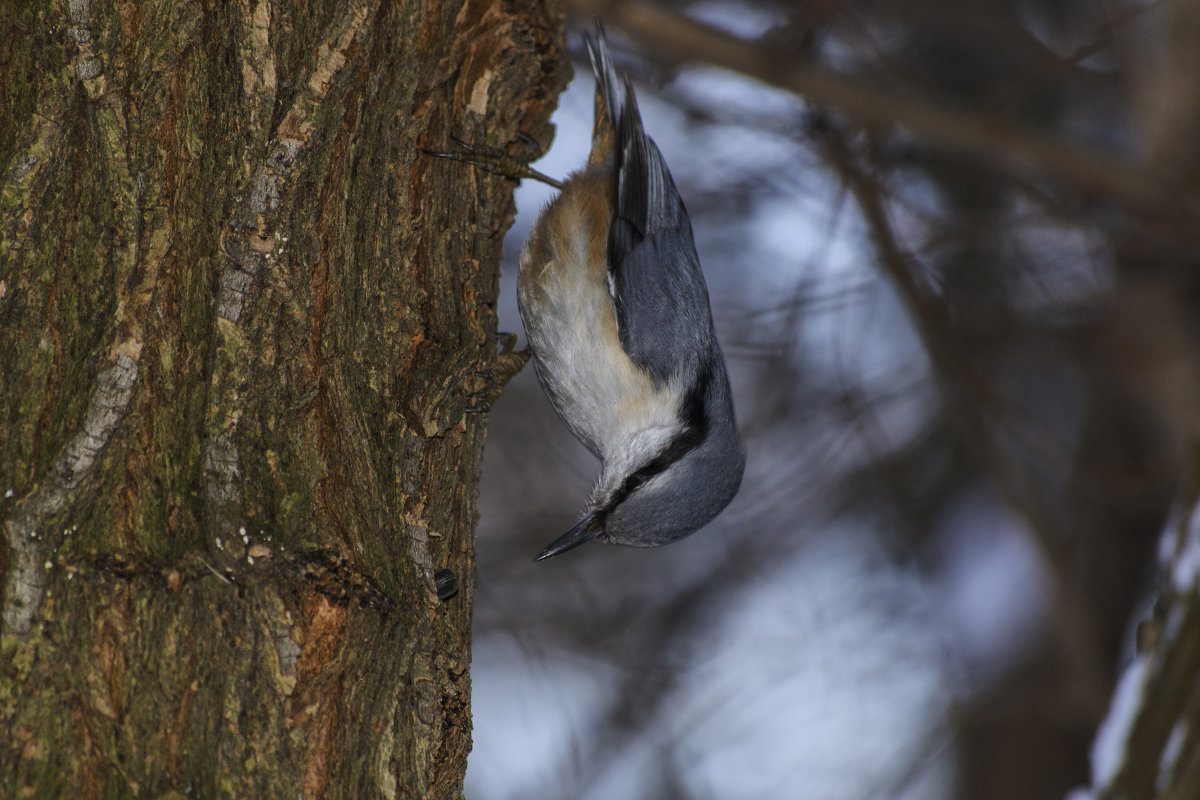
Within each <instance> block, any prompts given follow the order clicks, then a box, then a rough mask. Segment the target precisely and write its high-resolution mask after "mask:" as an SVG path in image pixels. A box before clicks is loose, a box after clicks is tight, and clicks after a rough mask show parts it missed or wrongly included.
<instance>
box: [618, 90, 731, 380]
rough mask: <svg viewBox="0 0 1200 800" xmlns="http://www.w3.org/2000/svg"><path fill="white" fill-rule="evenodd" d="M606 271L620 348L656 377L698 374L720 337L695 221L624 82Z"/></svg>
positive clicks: (664, 377)
mask: <svg viewBox="0 0 1200 800" xmlns="http://www.w3.org/2000/svg"><path fill="white" fill-rule="evenodd" d="M623 94H624V97H623V99H624V101H625V102H624V106H623V107H622V108H621V109H620V118H619V120H618V123H617V148H616V162H617V163H616V172H617V191H616V211H615V213H614V215H613V220H612V228H611V230H610V233H609V240H608V269H609V276H610V278H611V287H612V292H613V300H614V302H615V303H616V308H617V328H618V331H619V334H620V337H621V345H622V347H624V348H625V352H626V353H627V354H628V355H629V357H630V358H631V359H633V361H634V362H635V363H637V364H639V365H641V366H642V367H644V368H645V369H647V370H648V371H649V372H650V374H651V376H652V377H653V378H654V379H655V380H656V381H658V382H664V381H666V380H668V379H669V378H670V377H671V376H672V375H676V374H680V373H681V372H682V373H683V374H685V375H689V377H690V373H693V372H695V370H697V369H698V368H699V367H700V365H699V363H698V359H699V356H700V354H702V353H705V352H707V351H708V349H709V347H711V346H712V343H713V340H714V339H715V334H714V333H713V326H712V312H711V311H710V309H709V304H708V288H707V286H705V283H704V274H703V272H702V271H701V269H700V258H699V256H697V255H696V245H695V242H694V241H693V238H692V225H691V221H690V220H689V218H688V215H687V211H686V210H685V209H684V207H683V200H682V199H680V197H679V192H678V191H677V190H676V189H675V182H674V181H673V180H672V179H671V173H670V171H669V170H668V169H667V164H666V161H665V160H664V159H663V156H662V153H661V152H660V151H659V149H658V146H657V145H656V144H655V143H654V140H652V139H651V138H650V137H649V136H647V135H646V131H645V129H644V128H643V127H642V117H641V114H640V113H639V112H638V107H637V98H636V97H635V96H634V93H633V87H632V86H631V85H629V83H628V81H626V83H625V91H624V93H623Z"/></svg>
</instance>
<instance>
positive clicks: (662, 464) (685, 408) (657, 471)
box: [604, 365, 712, 516]
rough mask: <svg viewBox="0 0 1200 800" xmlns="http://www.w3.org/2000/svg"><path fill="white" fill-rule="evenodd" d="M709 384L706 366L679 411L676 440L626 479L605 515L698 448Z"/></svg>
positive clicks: (703, 431)
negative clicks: (679, 423)
mask: <svg viewBox="0 0 1200 800" xmlns="http://www.w3.org/2000/svg"><path fill="white" fill-rule="evenodd" d="M711 382H712V371H711V369H710V368H709V367H708V366H707V365H706V366H705V367H703V368H702V369H701V370H700V373H699V374H698V375H697V376H696V381H695V383H693V384H692V388H691V389H689V390H688V393H687V396H686V397H684V400H683V405H682V406H681V407H680V409H679V416H680V418H681V420H682V421H683V423H684V425H683V428H682V430H680V431H679V433H677V434H675V438H673V439H672V440H671V441H670V443H668V444H667V446H666V448H664V449H663V451H662V452H661V453H659V454H658V455H657V456H656V457H654V458H653V459H651V460H650V461H648V462H647V463H646V464H645V465H643V466H642V468H641V469H638V470H636V471H635V472H633V473H632V474H631V475H630V476H629V477H628V478H626V479H625V482H624V483H622V484H621V488H619V489H617V491H616V492H614V493H613V496H612V497H611V498H610V499H609V501H608V507H607V508H606V509H605V510H604V516H608V514H609V512H611V511H612V510H613V509H614V508H616V507H617V506H619V505H621V503H623V502H625V498H627V497H629V495H630V494H632V493H633V492H635V491H637V490H638V489H640V488H641V487H642V486H644V485H645V484H646V482H647V481H649V480H650V479H651V478H653V477H654V476H656V475H661V474H662V473H663V472H666V471H667V469H668V468H669V467H670V466H671V465H672V464H674V463H675V462H676V461H678V460H679V459H681V458H683V457H684V456H685V455H687V454H688V453H689V452H691V451H692V450H694V449H696V448H697V447H699V446H700V443H701V442H703V441H704V436H705V434H706V433H707V432H708V414H707V413H705V410H704V394H705V392H707V391H708V385H709V383H711Z"/></svg>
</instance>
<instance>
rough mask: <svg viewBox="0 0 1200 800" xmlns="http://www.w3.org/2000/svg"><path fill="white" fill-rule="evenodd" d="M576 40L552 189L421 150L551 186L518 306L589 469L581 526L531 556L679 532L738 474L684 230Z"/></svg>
mask: <svg viewBox="0 0 1200 800" xmlns="http://www.w3.org/2000/svg"><path fill="white" fill-rule="evenodd" d="M584 38H585V41H586V42H587V47H588V53H589V54H590V56H591V60H592V72H593V73H594V74H595V76H596V101H595V122H594V125H593V129H592V149H591V153H590V154H589V156H588V161H587V165H586V166H585V167H584V168H583V169H582V170H580V171H578V172H575V173H572V174H571V175H570V176H569V177H568V178H567V179H566V181H564V182H562V183H559V182H557V181H554V180H553V179H550V178H547V177H546V176H544V175H541V174H540V173H537V172H535V171H533V170H532V169H530V168H528V167H527V166H526V165H519V166H517V167H515V168H514V167H513V165H512V164H513V161H512V159H511V158H508V159H506V158H505V156H503V155H501V154H497V153H491V152H490V151H487V150H486V148H480V147H473V146H469V145H462V144H461V143H460V146H462V147H463V148H464V150H465V151H466V154H434V155H443V156H447V157H451V158H455V159H457V160H461V161H466V162H468V163H472V164H475V165H476V166H480V167H483V168H485V169H490V170H492V171H494V172H501V173H503V174H508V175H511V176H512V177H518V178H520V177H533V178H536V179H538V180H542V181H544V182H547V183H550V184H551V185H553V186H555V187H557V188H559V189H560V190H561V192H560V194H559V196H558V197H557V198H556V199H555V200H554V201H553V202H551V203H550V204H549V205H548V206H547V207H546V208H545V210H544V211H542V214H541V216H540V217H539V218H538V221H537V223H536V224H535V225H534V227H533V232H532V233H531V235H530V237H529V241H528V242H526V243H525V247H524V249H523V250H522V252H521V265H520V273H519V276H518V279H517V300H518V306H519V308H520V312H521V321H522V322H523V323H524V325H525V333H526V335H527V337H528V339H529V346H530V348H531V349H532V351H533V363H534V369H535V371H536V372H537V376H538V380H539V381H540V382H541V385H542V389H543V390H544V391H545V393H546V396H547V397H548V398H549V399H550V403H551V404H552V405H553V406H554V409H555V411H557V412H558V415H559V417H561V418H562V421H563V422H564V423H566V426H567V427H568V428H569V429H570V430H571V433H573V434H574V435H575V437H576V438H578V439H579V440H580V441H581V442H583V444H584V445H586V446H587V448H588V449H589V450H591V451H592V452H593V453H594V454H595V455H596V456H598V457H599V458H600V460H601V461H602V462H603V467H602V469H601V472H600V478H599V480H598V481H597V482H596V486H595V488H594V489H593V490H592V494H591V497H590V499H589V500H588V503H587V507H586V509H585V511H584V515H583V518H582V519H581V520H580V521H579V522H578V523H577V524H576V525H575V526H574V527H573V528H571V529H570V530H569V531H567V532H566V533H565V534H563V535H562V536H560V537H559V538H558V539H556V540H555V541H554V543H553V544H551V545H550V546H549V547H547V548H546V549H545V550H543V551H542V553H541V554H540V555H539V556H538V557H537V559H536V560H538V561H541V560H542V559H545V558H551V557H553V556H556V555H559V554H560V553H564V552H566V551H567V550H570V549H571V548H573V547H577V546H579V545H581V544H583V543H584V542H587V541H590V540H592V539H596V540H598V541H603V542H615V543H618V544H625V545H633V546H635V547H656V546H658V545H663V544H668V543H669V542H673V541H675V540H677V539H680V538H682V537H684V536H687V535H688V534H690V533H692V532H694V531H696V530H697V529H698V528H700V527H701V526H703V525H704V524H706V523H707V522H709V520H711V519H712V518H713V517H715V516H716V515H717V514H718V513H719V512H720V511H721V510H722V509H723V508H725V506H726V505H728V504H729V501H730V500H732V499H733V496H734V494H736V493H737V490H738V487H739V486H740V484H741V481H742V472H743V471H744V468H745V453H744V451H743V450H742V445H741V441H740V440H739V438H738V432H737V425H736V422H735V420H734V414H733V399H732V397H731V395H730V390H729V378H728V375H727V373H726V370H725V359H724V356H723V355H722V354H721V347H720V345H719V344H718V343H717V337H716V333H715V331H714V330H713V322H712V311H711V310H710V308H709V303H708V288H707V286H706V285H705V283H704V274H703V273H702V272H701V270H700V259H699V257H698V256H697V255H696V246H695V243H694V242H693V240H692V225H691V221H690V219H689V218H688V214H687V211H686V210H685V209H684V207H683V201H682V200H681V199H680V197H679V192H678V191H677V190H676V189H675V182H674V181H673V180H672V179H671V173H670V171H669V170H668V169H667V164H666V161H664V159H663V156H662V153H661V152H660V151H659V149H658V146H657V145H656V144H655V143H654V140H653V139H651V138H650V137H649V136H647V135H646V131H645V129H644V128H643V127H642V118H641V114H640V113H639V111H638V106H637V99H636V98H635V96H634V92H633V86H632V84H630V83H629V80H628V79H625V80H624V81H620V80H618V78H617V74H616V70H615V69H614V68H613V63H612V58H611V56H610V55H609V52H608V45H607V43H606V42H605V38H604V31H603V29H602V28H601V27H600V25H599V23H597V25H596V35H595V38H594V39H593V38H592V37H590V36H588V35H587V34H585V35H584ZM503 165H507V166H503Z"/></svg>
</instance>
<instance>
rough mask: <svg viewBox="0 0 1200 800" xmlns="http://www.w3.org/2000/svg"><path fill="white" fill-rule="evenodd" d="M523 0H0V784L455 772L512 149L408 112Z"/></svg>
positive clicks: (491, 73) (477, 121)
mask: <svg viewBox="0 0 1200 800" xmlns="http://www.w3.org/2000/svg"><path fill="white" fill-rule="evenodd" d="M514 15H515V16H514ZM547 15H549V16H547ZM561 25H562V9H561V8H560V7H558V6H556V5H554V4H551V5H550V6H544V5H537V6H530V7H528V8H521V9H517V8H516V7H511V8H510V7H504V8H501V7H498V6H495V5H494V4H491V3H483V2H468V3H466V4H464V5H460V6H444V5H438V4H429V5H425V4H411V5H403V4H393V3H383V2H380V1H379V0H375V1H374V2H340V3H335V2H317V3H287V2H273V1H272V0H242V2H238V3H231V4H226V3H216V4H196V3H168V2H165V0H164V1H163V2H149V3H118V4H115V5H113V4H99V3H91V2H87V0H55V2H54V3H51V4H49V5H47V4H38V3H23V4H8V5H4V4H0V31H5V32H12V33H13V34H14V35H13V36H11V37H10V41H11V43H10V44H9V45H6V46H8V47H10V50H8V51H6V60H5V61H3V62H2V63H0V97H3V98H4V105H5V113H4V114H3V115H0V523H2V525H3V531H4V536H3V537H2V541H0V577H2V579H3V583H4V608H3V616H2V620H3V628H2V629H0V729H2V730H4V731H5V732H6V741H7V742H9V743H11V744H12V745H13V746H10V747H4V746H0V797H9V796H12V797H21V796H30V797H43V796H46V797H54V796H61V795H62V794H64V793H65V792H66V791H67V790H68V788H69V789H70V790H71V791H79V790H81V789H82V790H83V791H84V792H85V793H86V794H87V795H88V796H91V795H96V796H101V795H104V796H132V795H135V794H136V795H139V796H168V795H171V796H173V795H180V796H182V795H184V794H192V795H196V796H205V797H232V796H244V797H296V796H300V797H313V798H316V797H330V798H338V797H347V798H350V797H352V798H361V797H412V798H417V797H420V798H425V797H434V798H457V797H459V796H460V794H461V790H462V778H463V772H464V770H465V764H466V754H467V750H468V748H469V746H470V718H469V709H470V697H469V676H468V673H467V665H468V664H469V654H468V650H467V648H468V643H469V632H470V615H471V600H472V596H473V590H474V584H473V575H474V567H473V548H472V532H473V529H474V525H475V521H476V514H477V511H476V506H475V497H476V492H475V490H474V481H475V480H476V479H477V476H478V470H479V464H480V458H481V454H482V446H483V437H484V429H483V424H484V422H485V421H486V414H483V413H468V409H470V408H473V407H474V406H475V403H476V401H475V399H474V398H472V396H471V394H472V392H473V391H475V390H476V389H478V386H477V385H476V384H477V379H476V376H477V375H478V374H481V373H489V372H494V371H495V368H496V365H495V359H496V348H495V342H494V333H495V318H494V316H493V311H492V309H493V308H494V303H495V297H496V292H497V286H498V281H497V278H498V275H497V271H498V262H499V256H500V245H501V240H502V237H503V233H504V231H505V229H506V228H507V227H508V225H509V224H510V223H511V219H512V212H513V209H512V203H511V194H510V193H511V188H512V187H511V184H510V183H508V182H507V181H504V180H501V179H495V180H492V179H483V180H480V179H479V178H478V176H474V175H472V174H470V173H467V172H464V171H460V170H445V169H441V168H440V167H441V165H440V164H436V163H431V162H430V161H429V160H428V159H424V158H422V157H421V156H420V150H419V148H420V147H422V146H426V147H428V146H430V145H437V144H440V143H442V142H445V141H448V139H449V136H450V135H451V134H457V135H460V136H463V137H464V138H467V139H470V140H472V141H491V142H494V143H496V144H498V145H503V144H505V143H506V142H509V141H512V140H513V139H515V138H516V136H517V132H518V131H522V130H523V131H526V132H528V133H531V134H533V135H534V136H536V137H539V138H541V139H543V140H545V139H546V138H547V136H546V133H547V129H546V128H545V124H546V122H545V121H546V119H547V118H548V116H549V113H550V110H551V106H552V105H553V102H554V98H555V96H556V94H557V92H558V90H559V89H561V87H562V84H563V82H564V80H565V76H566V70H565V62H564V61H563V57H562V44H563V43H562V39H561V33H560V31H561ZM447 576H452V577H453V578H454V580H453V581H451V580H450V579H449V578H447ZM452 583H453V584H454V585H453V586H452V585H451V584H452ZM455 588H456V589H457V592H455V591H454V589H455ZM439 597H440V599H439Z"/></svg>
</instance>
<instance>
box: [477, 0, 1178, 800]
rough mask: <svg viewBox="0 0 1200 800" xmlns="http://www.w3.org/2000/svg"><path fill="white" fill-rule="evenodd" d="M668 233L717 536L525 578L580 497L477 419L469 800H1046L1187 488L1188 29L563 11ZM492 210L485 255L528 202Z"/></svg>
mask: <svg viewBox="0 0 1200 800" xmlns="http://www.w3.org/2000/svg"><path fill="white" fill-rule="evenodd" d="M572 11H573V17H572V21H571V25H572V27H570V28H569V30H568V44H569V47H570V49H571V51H572V54H573V55H574V57H575V68H576V76H577V79H576V80H575V81H574V82H573V83H572V85H571V87H570V89H569V90H568V92H567V93H566V94H565V95H564V97H563V98H562V101H561V106H560V111H559V114H558V116H557V117H556V124H557V130H558V136H557V139H556V141H555V142H554V146H553V148H552V150H551V151H550V154H549V155H548V156H547V157H546V158H545V159H543V160H542V161H541V162H540V163H539V169H542V170H543V171H546V172H548V173H550V174H552V175H558V176H561V175H565V174H566V173H567V172H569V171H570V170H572V169H575V168H577V167H578V166H580V165H581V164H582V163H583V160H584V158H585V155H586V151H587V147H588V143H589V142H588V139H589V136H590V126H591V113H592V112H591V109H592V101H591V92H592V80H591V76H590V70H589V68H588V67H587V59H586V55H585V53H584V51H583V48H582V43H581V41H580V36H579V31H580V30H581V28H582V26H585V25H588V24H590V19H591V16H592V15H593V14H596V15H598V16H599V17H600V18H601V19H602V20H603V21H604V22H605V24H606V25H607V26H608V31H609V37H610V40H611V42H612V44H613V47H614V50H615V51H616V56H617V60H618V68H619V69H621V70H623V71H625V72H627V73H628V74H630V75H631V76H632V77H633V78H634V80H635V84H636V88H637V91H638V94H639V99H640V101H641V105H642V107H643V113H644V116H645V118H646V126H647V129H648V130H649V132H650V133H651V135H652V136H653V137H654V138H655V139H656V140H657V141H658V143H659V145H660V147H661V148H662V150H663V151H664V153H665V155H666V157H667V160H668V163H669V164H670V165H671V167H672V170H673V172H674V176H675V179H676V182H677V183H678V185H679V187H680V191H681V193H682V194H683V197H684V199H685V201H686V203H687V206H688V209H689V211H690V213H691V216H692V220H693V224H694V227H695V232H696V239H697V246H698V249H699V252H700V255H701V260H702V261H703V263H704V266H705V270H706V273H707V275H708V280H709V286H710V291H711V295H712V305H713V310H714V315H715V318H716V322H717V328H718V332H719V334H720V336H721V340H722V342H723V344H724V348H725V351H726V355H727V358H728V360H729V363H730V369H731V374H732V378H733V383H734V392H735V397H736V402H737V406H738V412H739V419H740V425H741V428H742V430H743V433H744V437H745V441H746V445H747V450H748V468H747V473H746V478H745V482H744V484H743V487H742V490H741V493H740V494H739V496H738V498H737V499H736V500H735V501H734V503H733V504H732V505H731V506H730V507H729V508H728V509H727V510H726V512H725V513H724V514H723V515H722V516H720V517H719V518H718V519H717V520H716V521H715V522H714V523H713V524H711V525H710V526H709V527H707V528H706V529H704V530H703V531H701V532H700V533H698V534H696V535H695V536H693V537H691V538H689V539H687V540H684V541H683V542H681V543H678V544H675V545H672V546H670V547H666V548H662V549H659V550H651V551H641V550H630V549H624V548H616V547H606V546H601V545H590V546H587V547H585V548H581V549H579V550H577V551H575V552H572V553H569V554H567V555H566V556H563V557H561V558H559V559H555V560H554V561H551V562H548V563H543V564H537V565H534V564H533V563H531V560H530V559H531V557H532V556H533V555H534V554H535V553H536V552H538V550H540V548H541V547H542V546H544V545H545V544H547V543H548V542H549V541H551V540H552V539H553V538H555V537H556V536H557V535H558V534H559V533H561V532H563V531H565V530H566V529H567V528H568V527H570V525H571V524H573V523H574V522H575V519H576V518H575V515H576V514H577V512H578V511H579V509H580V508H581V506H582V503H583V499H584V497H585V495H586V493H587V491H588V488H589V485H590V482H591V481H592V480H593V479H594V477H595V475H596V472H597V468H598V465H597V464H596V463H595V461H594V459H593V458H592V457H591V456H590V455H589V454H588V453H587V452H586V451H585V450H584V449H583V448H582V447H581V446H579V445H578V444H577V443H576V442H574V440H572V439H571V437H570V436H569V434H568V433H567V432H566V430H565V429H564V428H563V427H562V426H561V424H560V423H559V422H558V420H557V419H555V418H554V415H553V413H552V411H551V410H550V408H549V406H548V404H547V403H546V402H545V400H544V399H543V398H542V396H541V394H540V391H539V389H538V387H537V385H536V380H535V379H534V376H533V374H532V370H531V369H526V370H525V371H524V373H522V375H520V376H518V378H517V379H516V380H514V381H513V383H511V384H510V385H509V388H508V390H507V391H506V393H505V394H504V396H503V398H502V399H501V400H500V402H499V403H498V404H497V405H496V407H495V409H494V410H493V413H492V419H491V428H490V436H489V441H488V447H487V456H486V461H485V467H484V477H483V489H482V520H481V523H480V526H479V537H478V544H477V548H478V556H479V564H478V586H479V592H478V596H477V606H476V622H475V625H476V627H475V656H474V658H475V661H474V666H473V679H474V687H475V688H474V708H475V725H476V728H475V749H474V753H473V755H472V757H471V766H470V769H469V772H468V785H467V790H468V796H469V797H472V798H474V800H492V799H494V798H531V797H538V798H541V797H547V798H559V797H561V798H696V799H697V800H698V799H700V798H743V797H744V798H831V799H832V798H837V800H856V799H857V798H863V799H864V800H866V799H867V798H890V797H910V798H974V799H975V800H990V799H991V798H1023V799H1024V800H1038V799H1039V798H1058V797H1063V796H1064V795H1065V794H1066V793H1067V792H1068V791H1069V790H1070V789H1071V787H1073V786H1078V785H1082V784H1086V783H1087V782H1088V779H1089V765H1088V753H1089V747H1090V744H1091V741H1092V738H1093V736H1094V734H1095V730H1096V726H1097V724H1098V723H1099V722H1100V720H1101V719H1102V718H1103V716H1104V714H1105V712H1106V710H1107V709H1108V705H1109V698H1110V697H1111V695H1112V692H1113V688H1114V681H1115V678H1116V676H1117V675H1118V673H1119V670H1120V667H1121V665H1122V663H1123V662H1124V661H1127V660H1128V659H1129V658H1130V657H1131V655H1132V653H1133V652H1134V643H1133V642H1132V641H1131V640H1130V637H1129V634H1128V631H1129V628H1130V623H1131V620H1134V619H1136V618H1137V616H1138V615H1139V614H1141V613H1144V611H1145V608H1144V606H1145V603H1146V602H1147V600H1146V598H1148V597H1151V594H1150V592H1151V590H1152V588H1153V586H1154V578H1155V574H1154V565H1155V562H1154V555H1155V546H1156V542H1157V541H1158V538H1159V533H1160V531H1161V530H1162V529H1163V525H1164V520H1165V518H1166V515H1167V512H1168V510H1169V509H1170V506H1171V503H1172V500H1173V499H1175V498H1176V497H1177V495H1178V493H1179V492H1180V491H1181V490H1182V489H1183V488H1184V487H1186V486H1190V485H1191V484H1192V483H1193V482H1194V480H1195V478H1194V473H1193V471H1192V470H1193V463H1192V462H1193V458H1192V454H1193V451H1194V450H1195V443H1196V437H1195V426H1196V420H1197V417H1196V414H1197V407H1198V406H1197V402H1196V401H1197V398H1198V396H1200V383H1198V380H1197V366H1198V365H1200V359H1198V355H1200V353H1198V352H1197V343H1198V342H1200V338H1198V334H1200V322H1198V320H1200V315H1198V314H1197V311H1198V309H1197V299H1198V298H1200V295H1198V294H1197V290H1198V289H1200V281H1198V280H1197V276H1196V271H1195V264H1194V261H1195V252H1196V242H1195V239H1196V238H1197V230H1200V228H1198V227H1197V221H1198V220H1200V205H1198V204H1197V202H1196V197H1197V194H1196V188H1197V175H1198V172H1197V167H1198V163H1200V161H1198V157H1200V149H1198V148H1197V143H1198V142H1200V10H1197V7H1196V4H1193V3H1189V2H1186V0H1161V1H1159V2H1132V1H1129V0H1116V1H1115V2H1113V1H1111V0H1106V1H1105V2H1099V3H1098V2H1094V0H1057V1H1053V2H1037V1H1035V0H1028V1H1027V2H1007V1H1005V0H966V1H965V2H964V1H963V0H914V2H909V3H902V4H898V3H887V2H859V1H857V0H811V1H804V0H801V2H794V3H789V2H755V1H753V0H750V1H746V2H718V1H716V0H701V2H686V3H684V2H663V3H657V4H654V5H648V4H634V3H620V2H618V3H605V4H600V5H596V4H588V3H583V2H580V3H576V4H575V5H573V6H572ZM549 196H551V194H549V193H547V190H545V189H544V187H536V186H527V185H522V186H521V188H520V190H519V194H518V205H519V207H520V211H521V213H520V216H519V218H518V221H517V225H516V227H515V228H514V230H513V232H512V234H511V235H510V237H509V239H508V242H507V243H506V248H507V250H508V266H507V268H506V276H505V281H504V285H503V294H502V299H501V304H502V308H501V312H502V326H503V327H506V328H507V329H508V330H519V328H520V323H519V320H518V318H517V314H516V309H515V300H514V294H515V275H516V256H517V254H518V252H519V247H520V243H521V242H522V241H523V240H524V237H525V236H526V235H527V233H528V229H529V226H530V225H531V224H532V222H533V219H534V218H535V217H536V214H537V212H538V211H539V210H540V208H541V206H542V205H543V204H544V203H545V202H546V199H547V198H548V197H549Z"/></svg>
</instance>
